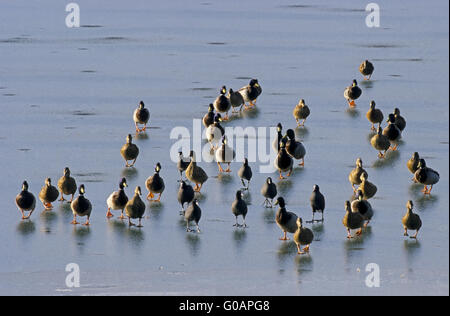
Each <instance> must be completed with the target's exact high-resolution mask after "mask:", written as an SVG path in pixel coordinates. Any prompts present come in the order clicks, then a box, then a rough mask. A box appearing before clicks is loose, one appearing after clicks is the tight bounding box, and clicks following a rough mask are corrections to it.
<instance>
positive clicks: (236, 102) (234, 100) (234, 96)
mask: <svg viewBox="0 0 450 316" xmlns="http://www.w3.org/2000/svg"><path fill="white" fill-rule="evenodd" d="M228 98H229V99H230V103H231V106H232V107H233V109H232V111H231V113H235V111H234V109H235V108H239V111H241V110H242V106H243V105H244V104H245V102H244V98H243V97H242V94H240V93H239V91H233V89H231V88H230V90H229V91H228Z"/></svg>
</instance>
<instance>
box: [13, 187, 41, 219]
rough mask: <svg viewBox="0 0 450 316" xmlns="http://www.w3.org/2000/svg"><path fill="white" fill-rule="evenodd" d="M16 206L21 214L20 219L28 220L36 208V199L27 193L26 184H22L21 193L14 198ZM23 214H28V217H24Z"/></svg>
mask: <svg viewBox="0 0 450 316" xmlns="http://www.w3.org/2000/svg"><path fill="white" fill-rule="evenodd" d="M16 205H17V207H18V208H19V211H20V212H21V213H22V219H29V218H30V216H31V214H33V212H34V209H35V207H36V198H35V197H34V195H33V193H31V192H29V191H28V182H27V181H24V182H23V183H22V191H20V193H19V194H18V195H17V196H16ZM25 212H30V214H28V216H25Z"/></svg>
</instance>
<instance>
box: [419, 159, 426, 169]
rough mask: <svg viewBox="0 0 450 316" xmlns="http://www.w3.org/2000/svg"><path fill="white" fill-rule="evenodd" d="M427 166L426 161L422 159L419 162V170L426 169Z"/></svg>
mask: <svg viewBox="0 0 450 316" xmlns="http://www.w3.org/2000/svg"><path fill="white" fill-rule="evenodd" d="M426 166H427V164H426V163H425V159H420V160H419V168H425V167H426Z"/></svg>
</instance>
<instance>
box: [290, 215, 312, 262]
mask: <svg viewBox="0 0 450 316" xmlns="http://www.w3.org/2000/svg"><path fill="white" fill-rule="evenodd" d="M296 223H297V230H296V232H295V233H294V241H295V243H296V245H297V251H298V252H297V253H298V254H299V255H302V254H304V253H305V252H309V246H310V245H311V243H312V242H313V240H314V234H313V232H312V230H311V229H309V228H306V227H303V220H302V218H301V217H299V218H297V221H296ZM301 246H305V248H303V250H302V247H301Z"/></svg>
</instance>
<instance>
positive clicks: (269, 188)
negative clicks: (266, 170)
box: [261, 177, 278, 208]
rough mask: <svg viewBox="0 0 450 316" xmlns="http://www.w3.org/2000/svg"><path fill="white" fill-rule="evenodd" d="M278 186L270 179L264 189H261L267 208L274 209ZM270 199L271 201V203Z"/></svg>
mask: <svg viewBox="0 0 450 316" xmlns="http://www.w3.org/2000/svg"><path fill="white" fill-rule="evenodd" d="M277 193H278V192H277V185H276V184H275V183H273V181H272V178H271V177H268V178H267V179H266V182H265V183H264V185H263V187H262V188H261V194H262V196H264V197H265V198H266V199H265V200H264V206H265V207H270V208H272V207H273V205H272V204H273V199H274V198H275V197H276V196H277ZM269 199H270V201H269Z"/></svg>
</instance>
